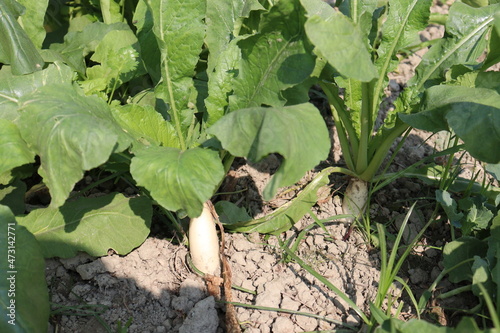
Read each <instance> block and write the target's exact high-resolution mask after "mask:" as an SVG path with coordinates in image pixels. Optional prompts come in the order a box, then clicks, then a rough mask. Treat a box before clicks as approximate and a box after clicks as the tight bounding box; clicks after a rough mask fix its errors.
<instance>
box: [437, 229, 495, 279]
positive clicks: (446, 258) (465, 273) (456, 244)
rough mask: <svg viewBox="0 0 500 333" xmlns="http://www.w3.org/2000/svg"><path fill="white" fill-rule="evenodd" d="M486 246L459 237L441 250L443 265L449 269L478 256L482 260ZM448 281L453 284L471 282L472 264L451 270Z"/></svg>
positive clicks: (469, 238)
mask: <svg viewBox="0 0 500 333" xmlns="http://www.w3.org/2000/svg"><path fill="white" fill-rule="evenodd" d="M487 250H488V245H487V243H486V242H483V241H481V240H479V239H477V238H475V237H467V236H466V237H460V238H458V239H456V240H454V241H452V242H449V243H447V244H446V245H445V246H444V249H443V264H444V268H445V269H450V268H452V267H454V266H455V265H457V264H459V263H461V262H463V261H464V260H467V259H470V258H473V257H474V256H479V257H481V258H484V256H485V255H486V252H487ZM449 280H450V281H451V282H453V283H458V282H460V281H472V263H466V264H463V265H460V266H459V267H457V268H455V269H453V270H451V271H450V273H449Z"/></svg>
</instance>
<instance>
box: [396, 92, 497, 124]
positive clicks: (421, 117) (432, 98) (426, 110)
mask: <svg viewBox="0 0 500 333" xmlns="http://www.w3.org/2000/svg"><path fill="white" fill-rule="evenodd" d="M456 103H476V104H482V105H487V106H492V107H495V106H498V105H500V104H499V103H500V94H498V93H497V92H496V91H494V90H491V89H486V88H469V87H462V86H447V85H440V86H434V87H431V88H429V89H427V90H426V92H425V95H424V98H423V99H422V103H421V105H420V110H419V112H417V113H413V114H400V115H399V117H400V118H401V119H402V120H403V121H404V122H405V123H408V124H409V125H410V126H413V127H415V128H419V129H423V130H426V131H430V132H438V131H446V130H448V129H449V127H448V123H447V121H446V116H447V114H448V112H450V110H451V108H452V105H453V104H456Z"/></svg>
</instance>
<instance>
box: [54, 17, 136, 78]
mask: <svg viewBox="0 0 500 333" xmlns="http://www.w3.org/2000/svg"><path fill="white" fill-rule="evenodd" d="M114 30H125V31H130V28H129V26H128V25H127V24H126V23H113V24H104V23H102V22H94V23H92V24H89V25H87V26H85V28H84V29H83V30H82V31H70V32H68V33H67V34H66V36H64V43H62V44H55V43H54V44H51V45H50V50H52V51H54V52H57V53H58V54H59V56H60V57H61V58H62V59H63V60H64V62H65V63H66V64H68V65H69V66H71V67H72V68H73V69H74V70H76V71H78V72H79V73H80V74H81V75H83V76H84V75H85V72H86V65H85V57H86V56H87V55H89V54H90V53H91V52H94V51H95V50H96V48H97V46H98V45H99V43H100V42H101V41H102V39H103V38H104V36H106V35H107V34H108V33H109V32H110V31H114Z"/></svg>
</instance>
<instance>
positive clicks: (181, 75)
mask: <svg viewBox="0 0 500 333" xmlns="http://www.w3.org/2000/svg"><path fill="white" fill-rule="evenodd" d="M47 3H48V1H36V2H33V1H19V2H17V1H15V0H7V1H3V2H1V3H0V14H1V15H0V25H1V29H0V63H1V65H2V67H1V69H0V76H1V77H2V80H1V81H0V105H1V107H0V132H1V133H2V136H1V138H0V155H1V156H2V159H1V161H0V181H1V184H2V188H1V189H0V204H2V205H4V206H5V207H3V206H1V207H2V209H1V210H0V214H1V216H2V218H1V219H0V220H1V221H6V222H5V223H9V226H10V225H11V224H12V228H17V230H19V239H20V240H21V239H22V240H23V242H26V243H30V246H22V247H18V249H17V258H18V263H19V265H21V264H23V265H25V266H23V267H22V269H21V266H19V269H18V275H17V277H16V282H17V285H18V288H19V290H30V291H31V294H27V293H18V295H17V297H16V304H17V306H18V308H23V309H25V310H23V311H18V312H17V320H18V322H19V323H22V325H23V327H21V329H24V330H26V331H32V329H31V327H37V328H39V329H41V330H44V327H46V324H47V316H48V295H47V290H46V287H45V281H44V279H43V269H40V267H41V266H40V262H42V260H43V257H54V256H57V257H71V256H74V255H75V254H76V253H77V251H85V252H88V253H89V254H91V255H94V256H102V255H106V254H107V253H108V251H109V250H110V249H112V250H114V252H116V253H118V254H126V253H128V252H129V251H131V250H132V249H133V248H135V247H137V246H139V245H140V244H141V243H142V242H143V241H144V239H145V238H146V237H147V236H148V234H149V227H150V223H151V218H152V214H153V209H152V206H156V207H158V208H159V209H160V210H161V211H164V212H166V214H167V216H169V217H170V218H171V219H172V220H174V221H178V220H180V219H183V218H185V217H187V218H189V219H191V226H190V228H189V229H190V230H189V233H190V236H193V237H191V238H190V242H191V244H190V245H191V249H192V251H193V253H192V254H193V256H196V255H195V253H196V254H199V255H206V254H209V256H210V258H209V259H206V257H205V258H193V260H194V262H195V263H196V265H200V266H201V268H202V270H206V271H207V273H215V272H216V271H217V268H218V267H217V264H218V255H217V254H216V253H218V239H217V235H216V233H215V224H214V222H213V221H212V219H210V218H208V219H205V217H210V215H211V213H210V212H207V210H204V207H205V208H207V207H210V202H209V200H210V198H211V197H212V196H213V195H214V193H215V191H216V190H217V188H218V186H219V184H220V183H221V182H222V180H223V178H224V175H225V173H226V171H227V170H228V169H229V167H230V165H231V162H232V160H233V159H234V156H242V157H246V158H248V159H249V160H250V161H254V162H256V161H259V160H261V159H262V158H264V157H265V156H267V155H269V154H271V153H278V154H280V155H281V156H282V157H283V162H282V164H281V166H280V168H279V169H278V170H277V172H276V173H275V175H274V177H273V178H272V179H271V181H270V183H269V184H268V186H267V187H266V190H265V192H264V196H265V198H266V199H270V198H272V197H273V195H274V194H275V193H276V191H277V190H278V188H280V187H283V186H288V185H292V184H294V183H295V182H296V181H297V180H299V179H300V178H301V177H302V176H303V174H304V173H305V172H306V171H308V170H310V169H312V168H313V167H314V166H315V165H316V164H318V163H319V162H320V161H321V160H324V159H326V157H327V156H328V152H329V149H330V140H329V137H328V131H327V128H326V125H325V122H324V121H323V118H322V116H321V115H320V112H319V110H318V109H317V108H315V107H314V106H313V105H312V104H310V103H308V100H309V97H308V94H307V89H305V88H304V87H306V85H304V82H306V81H307V80H308V78H309V77H310V75H311V73H312V72H313V71H314V69H315V60H316V56H315V55H314V54H313V53H312V52H311V44H310V43H309V41H308V39H307V36H306V34H305V31H304V23H305V21H306V17H305V11H304V10H303V8H302V7H301V5H300V3H299V1H298V0H297V1H280V2H277V3H276V4H275V5H272V4H271V3H269V2H263V3H262V4H261V3H260V2H259V1H257V0H253V1H247V2H245V3H243V2H234V1H229V0H221V1H209V2H207V1H203V0H189V1H183V2H182V3H181V2H179V1H172V0H139V1H120V2H118V1H107V2H100V5H99V6H97V7H94V6H92V4H94V3H95V2H92V3H88V2H85V3H82V4H81V6H77V7H74V8H71V11H70V15H68V16H64V17H58V16H57V15H59V14H60V13H62V12H64V11H62V10H59V11H55V12H56V13H55V12H50V13H48V15H47V20H46V21H44V16H43V15H40V12H42V13H43V11H44V9H45V8H47ZM49 14H51V15H53V16H55V17H52V16H51V15H49ZM51 17H52V19H51ZM65 21H67V22H68V24H69V26H64V25H63V26H57V22H65ZM46 31H51V32H50V33H49V34H47V33H46ZM87 172H94V173H96V174H99V173H101V172H107V173H111V176H110V178H109V179H115V180H118V179H123V180H124V181H126V182H127V183H128V184H130V185H131V186H132V187H133V188H136V189H138V191H137V193H138V195H135V196H124V195H122V194H121V193H110V194H107V195H105V196H101V197H98V198H91V197H87V196H86V191H82V192H79V193H78V192H75V191H74V190H76V191H78V190H79V189H80V188H81V184H82V182H81V180H82V178H83V177H84V175H85V173H87ZM34 174H38V176H39V177H41V179H42V183H41V184H36V186H37V188H38V187H39V188H44V189H45V190H48V191H49V192H50V204H49V205H48V206H47V207H37V209H35V210H33V211H31V212H29V213H28V214H27V211H26V207H25V203H24V193H25V192H26V191H27V190H29V191H30V192H33V191H34V189H33V188H30V189H27V188H26V184H25V182H23V181H22V180H23V179H26V178H29V177H31V176H32V175H34ZM34 179H36V177H35V178H34ZM75 184H76V187H75ZM91 186H92V184H91ZM84 190H85V189H84ZM205 222H206V224H204V223H205ZM200 227H201V231H200V230H197V229H198V228H200ZM6 230H7V226H5V228H3V230H2V232H1V235H2V239H3V236H6V235H4V232H5V231H6ZM31 235H32V236H31ZM21 236H23V237H22V238H21ZM33 236H34V237H33ZM196 236H197V237H196ZM195 238H197V240H195ZM198 242H203V244H202V243H199V244H198ZM2 244H4V242H2ZM205 244H207V245H205ZM210 244H211V245H210ZM209 246H212V250H210V249H209ZM2 249H4V250H5V248H4V247H2ZM33 249H35V250H36V251H35V252H37V251H38V252H37V253H36V255H35V256H34V257H36V260H32V261H29V260H28V259H29V258H31V257H33V254H32V252H33ZM5 253H6V252H5ZM208 261H212V262H215V268H211V267H206V266H204V265H202V264H205V263H206V262H208ZM0 263H1V273H0V275H1V274H3V275H1V276H2V281H6V276H4V275H5V274H6V272H8V271H9V269H8V265H9V262H7V256H3V257H2V259H0ZM26 265H27V266H29V265H33V267H31V266H30V267H27V266H26ZM11 270H13V269H12V268H11ZM33 276H38V277H40V278H39V279H37V280H36V281H35V280H34V279H33V278H32V277H33ZM28 285H29V288H28ZM4 287H5V285H4V284H3V283H2V285H1V290H0V297H1V302H0V304H4V305H5V304H9V299H8V297H9V296H8V289H5V288H4ZM33 297H35V298H33ZM2 307H3V308H4V310H5V306H2ZM33 313H35V314H37V315H33ZM0 325H7V324H5V322H3V321H2V322H1V324H0ZM6 329H7V326H0V330H1V331H4V330H6Z"/></svg>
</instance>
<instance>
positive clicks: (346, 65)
mask: <svg viewBox="0 0 500 333" xmlns="http://www.w3.org/2000/svg"><path fill="white" fill-rule="evenodd" d="M305 30H306V33H307V36H308V37H309V39H310V40H311V42H312V43H313V44H314V45H315V46H316V48H317V49H318V50H319V51H320V52H321V54H322V55H323V56H324V57H325V58H326V59H327V60H328V62H329V63H330V65H332V66H333V67H335V69H336V70H337V71H338V72H340V74H342V75H343V76H345V77H349V78H352V79H356V80H360V81H363V82H368V81H371V80H372V79H374V78H376V77H377V75H378V74H377V69H376V67H375V66H374V65H373V63H372V61H371V56H370V53H369V52H368V49H367V47H366V40H365V36H364V34H363V33H362V32H361V30H360V28H359V27H358V26H356V25H355V24H354V23H353V22H352V21H351V20H350V19H349V18H347V17H346V16H344V15H343V14H341V13H338V12H335V13H333V14H332V18H331V19H330V20H325V19H323V18H322V17H321V16H318V15H313V16H311V17H309V18H308V19H307V22H306V24H305ZM333 32H337V33H333ZM340 32H342V33H340Z"/></svg>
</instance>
